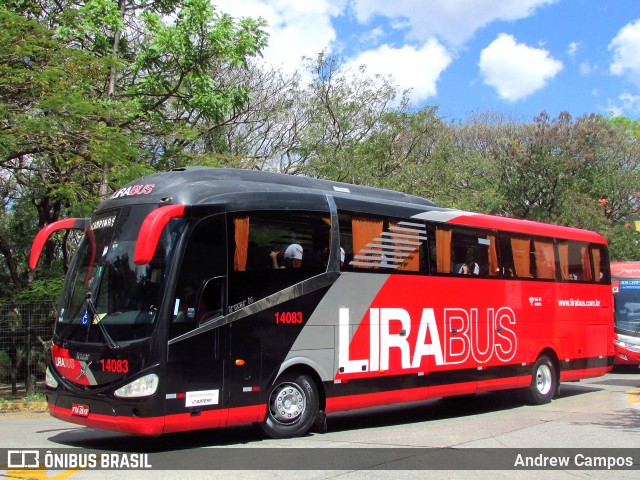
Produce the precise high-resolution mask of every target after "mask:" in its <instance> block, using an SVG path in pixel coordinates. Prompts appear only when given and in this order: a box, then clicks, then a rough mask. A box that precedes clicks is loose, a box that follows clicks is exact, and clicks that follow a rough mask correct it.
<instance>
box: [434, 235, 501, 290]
mask: <svg viewBox="0 0 640 480" xmlns="http://www.w3.org/2000/svg"><path fill="white" fill-rule="evenodd" d="M429 243H430V245H431V248H430V262H431V272H432V273H448V274H453V275H470V276H472V277H495V276H497V275H498V274H499V266H498V248H497V240H496V234H495V233H494V232H492V231H482V230H475V229H469V228H460V227H453V228H451V227H449V226H445V225H438V226H435V227H430V228H429Z"/></svg>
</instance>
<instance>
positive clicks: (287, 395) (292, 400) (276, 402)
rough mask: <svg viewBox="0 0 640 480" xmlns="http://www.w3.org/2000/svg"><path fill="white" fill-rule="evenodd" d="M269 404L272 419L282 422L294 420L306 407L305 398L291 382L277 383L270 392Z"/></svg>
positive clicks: (292, 421) (288, 422) (287, 422)
mask: <svg viewBox="0 0 640 480" xmlns="http://www.w3.org/2000/svg"><path fill="white" fill-rule="evenodd" d="M270 405H271V408H270V410H271V415H272V416H273V418H274V420H276V421H277V422H278V423H282V424H291V423H294V422H296V421H297V420H298V419H299V418H300V417H301V416H302V414H303V413H304V411H305V409H306V408H307V402H306V398H305V396H304V394H303V393H302V391H301V390H300V387H299V386H298V385H295V384H292V383H283V384H281V385H278V386H277V387H276V388H275V389H274V390H273V393H272V394H271V402H270Z"/></svg>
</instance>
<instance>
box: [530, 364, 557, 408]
mask: <svg viewBox="0 0 640 480" xmlns="http://www.w3.org/2000/svg"><path fill="white" fill-rule="evenodd" d="M531 375H532V378H531V385H529V387H527V388H526V389H525V390H524V391H523V394H524V399H525V401H526V402H527V403H529V404H531V405H543V404H545V403H549V402H550V401H551V399H552V398H553V395H554V394H555V391H556V388H557V386H558V385H557V383H558V376H557V372H556V367H555V365H554V363H553V361H552V360H551V359H550V358H549V357H547V356H546V355H543V356H541V357H539V358H538V360H536V363H534V365H533V369H532V372H531Z"/></svg>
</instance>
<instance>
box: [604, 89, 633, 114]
mask: <svg viewBox="0 0 640 480" xmlns="http://www.w3.org/2000/svg"><path fill="white" fill-rule="evenodd" d="M607 111H608V113H610V114H611V115H614V116H616V117H619V116H622V115H638V114H640V95H632V94H630V93H627V92H625V93H623V94H621V95H620V96H619V97H618V99H617V100H615V101H614V100H609V105H608V107H607Z"/></svg>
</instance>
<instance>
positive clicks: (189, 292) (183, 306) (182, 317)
mask: <svg viewBox="0 0 640 480" xmlns="http://www.w3.org/2000/svg"><path fill="white" fill-rule="evenodd" d="M197 301H198V291H197V290H196V289H195V288H194V287H193V285H190V284H187V285H185V286H184V288H183V289H182V295H181V297H180V299H179V302H180V305H179V306H178V314H177V315H176V317H175V319H174V320H173V321H174V322H175V323H179V322H192V321H194V320H196V315H197V320H198V321H200V320H201V319H202V317H203V316H204V314H205V313H207V310H208V307H207V304H206V302H205V301H204V300H202V299H200V302H199V303H197ZM196 307H197V309H196Z"/></svg>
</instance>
